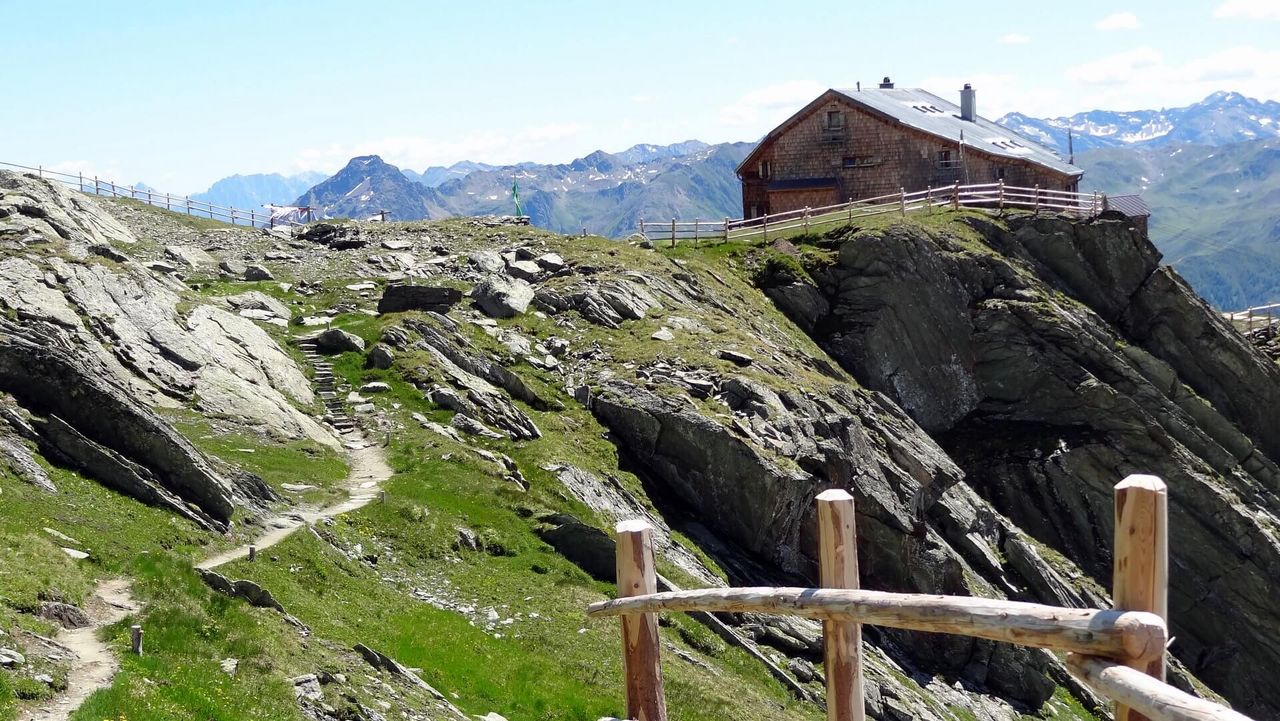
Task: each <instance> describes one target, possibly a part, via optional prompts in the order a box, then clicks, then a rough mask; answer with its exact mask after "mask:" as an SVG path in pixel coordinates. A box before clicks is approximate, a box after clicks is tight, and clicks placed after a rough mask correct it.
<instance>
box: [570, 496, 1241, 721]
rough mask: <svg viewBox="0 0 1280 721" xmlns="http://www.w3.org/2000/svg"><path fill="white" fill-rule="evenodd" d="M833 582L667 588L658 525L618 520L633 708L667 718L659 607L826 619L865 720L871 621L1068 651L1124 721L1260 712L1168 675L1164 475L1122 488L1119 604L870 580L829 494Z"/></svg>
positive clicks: (843, 694) (834, 688)
mask: <svg viewBox="0 0 1280 721" xmlns="http://www.w3.org/2000/svg"><path fill="white" fill-rule="evenodd" d="M817 512H818V542H819V554H818V567H819V582H820V583H821V584H822V588H710V589H701V590H693V591H675V592H668V593H658V592H657V570H656V568H655V565H654V564H655V557H654V550H653V529H652V527H650V526H649V524H648V523H646V522H644V521H624V522H623V523H620V524H618V527H617V569H618V598H616V599H614V600H610V601H601V602H599V603H593V604H591V606H590V607H589V608H588V609H587V614H588V615H589V616H592V617H597V618H598V617H603V616H620V617H621V620H622V639H623V653H622V658H623V669H624V674H625V677H626V704H627V716H626V717H627V718H629V719H636V720H637V721H666V719H667V709H666V699H665V696H664V694H663V687H662V666H661V660H660V652H659V650H660V641H659V638H658V616H657V614H658V612H661V611H700V612H758V613H773V614H784V615H792V616H803V617H806V618H814V619H819V620H821V621H822V624H823V642H824V646H825V648H824V660H825V670H826V683H827V696H826V700H827V718H828V719H829V720H830V721H862V720H863V719H865V717H866V716H865V711H864V701H863V688H862V681H863V673H862V648H861V646H862V643H861V624H864V623H870V624H873V625H878V626H888V627H891V628H899V629H905V630H912V631H927V632H931V633H951V634H960V635H965V636H973V637H977V638H984V639H990V640H993V641H1004V642H1007V643H1016V644H1020V645H1023V646H1033V647H1037V648H1048V649H1053V650H1056V651H1063V652H1066V653H1067V668H1068V670H1069V671H1070V672H1071V673H1072V674H1073V675H1074V676H1076V677H1077V678H1079V679H1080V680H1081V681H1083V682H1084V683H1086V684H1088V685H1089V686H1090V687H1091V688H1093V689H1094V690H1095V691H1097V692H1098V693H1099V694H1101V695H1102V696H1104V697H1106V698H1109V699H1111V700H1112V701H1115V702H1116V704H1117V706H1116V718H1117V721H1142V720H1149V721H1207V720H1211V719H1212V720H1214V721H1249V719H1248V718H1247V717H1246V716H1243V715H1242V714H1240V713H1237V712H1235V711H1232V710H1231V709H1228V708H1226V707H1224V706H1221V705H1219V704H1216V703H1212V702H1210V701H1205V700H1203V699H1200V698H1197V697H1195V696H1192V695H1190V694H1187V693H1184V692H1182V691H1179V690H1178V689H1176V688H1174V687H1173V686H1170V685H1168V684H1166V683H1164V659H1165V647H1166V646H1167V644H1168V642H1169V637H1168V625H1167V621H1168V610H1167V602H1166V593H1167V590H1166V589H1167V585H1168V572H1169V569H1168V494H1167V490H1166V488H1165V484H1164V482H1163V481H1161V480H1160V479H1159V478H1156V477H1155V476H1142V475H1135V476H1129V477H1128V478H1126V479H1124V480H1123V481H1121V482H1120V483H1119V484H1117V485H1116V487H1115V548H1114V567H1113V576H1112V596H1113V602H1114V606H1115V607H1114V608H1111V609H1093V608H1062V607H1058V606H1046V605H1042V604H1038V603H1023V602H1019V601H1006V600H1003V599H990V598H975V597H971V596H933V595H925V594H910V593H888V592H884V591H868V590H861V589H859V588H858V560H857V534H856V528H855V524H854V499H853V496H851V495H849V494H848V493H847V492H845V491H842V490H830V491H825V492H823V493H821V494H819V495H818V497H817Z"/></svg>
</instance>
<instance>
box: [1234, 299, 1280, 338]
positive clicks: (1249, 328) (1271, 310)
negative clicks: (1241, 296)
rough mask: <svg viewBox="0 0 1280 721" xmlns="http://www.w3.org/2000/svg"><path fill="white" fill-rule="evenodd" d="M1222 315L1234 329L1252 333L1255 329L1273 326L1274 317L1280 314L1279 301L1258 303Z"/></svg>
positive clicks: (1266, 328)
mask: <svg viewBox="0 0 1280 721" xmlns="http://www.w3.org/2000/svg"><path fill="white" fill-rule="evenodd" d="M1222 315H1223V316H1224V317H1225V318H1226V319H1227V320H1228V321H1230V322H1231V325H1232V326H1234V327H1235V328H1236V330H1239V331H1241V332H1242V333H1244V334H1245V335H1252V334H1253V332H1254V331H1255V330H1268V329H1270V328H1272V327H1274V326H1275V324H1276V319H1277V318H1276V317H1277V316H1278V315H1280V303H1271V304H1268V305H1258V306H1254V307H1252V308H1245V309H1244V310H1237V311H1231V312H1229V313H1223V314H1222Z"/></svg>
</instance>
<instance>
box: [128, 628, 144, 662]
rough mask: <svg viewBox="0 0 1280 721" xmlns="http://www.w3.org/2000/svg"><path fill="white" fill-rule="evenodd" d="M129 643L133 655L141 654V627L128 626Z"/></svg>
mask: <svg viewBox="0 0 1280 721" xmlns="http://www.w3.org/2000/svg"><path fill="white" fill-rule="evenodd" d="M129 643H130V646H131V648H132V649H133V653H134V654H135V655H138V656H141V655H142V627H141V626H130V627H129Z"/></svg>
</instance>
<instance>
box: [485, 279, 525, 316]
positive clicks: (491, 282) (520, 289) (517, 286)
mask: <svg viewBox="0 0 1280 721" xmlns="http://www.w3.org/2000/svg"><path fill="white" fill-rule="evenodd" d="M471 298H472V300H474V301H475V302H476V305H478V306H480V310H482V311H484V312H485V313H486V314H488V315H490V316H492V317H494V318H511V317H513V316H517V315H520V314H521V313H524V312H525V310H527V309H528V308H529V303H531V302H533V286H531V285H529V284H528V283H526V282H525V281H523V280H520V279H519V278H506V277H503V276H500V275H490V276H488V277H486V278H485V279H484V280H482V281H480V282H479V283H477V284H476V287H475V288H473V289H472V291H471Z"/></svg>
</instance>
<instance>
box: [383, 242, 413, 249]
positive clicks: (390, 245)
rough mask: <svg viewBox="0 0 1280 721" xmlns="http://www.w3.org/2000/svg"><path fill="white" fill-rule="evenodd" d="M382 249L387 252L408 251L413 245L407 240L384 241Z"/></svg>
mask: <svg viewBox="0 0 1280 721" xmlns="http://www.w3.org/2000/svg"><path fill="white" fill-rule="evenodd" d="M382 247H383V248H386V249H387V250H408V249H409V248H412V247H413V243H411V242H409V241H407V240H384V241H382Z"/></svg>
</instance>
